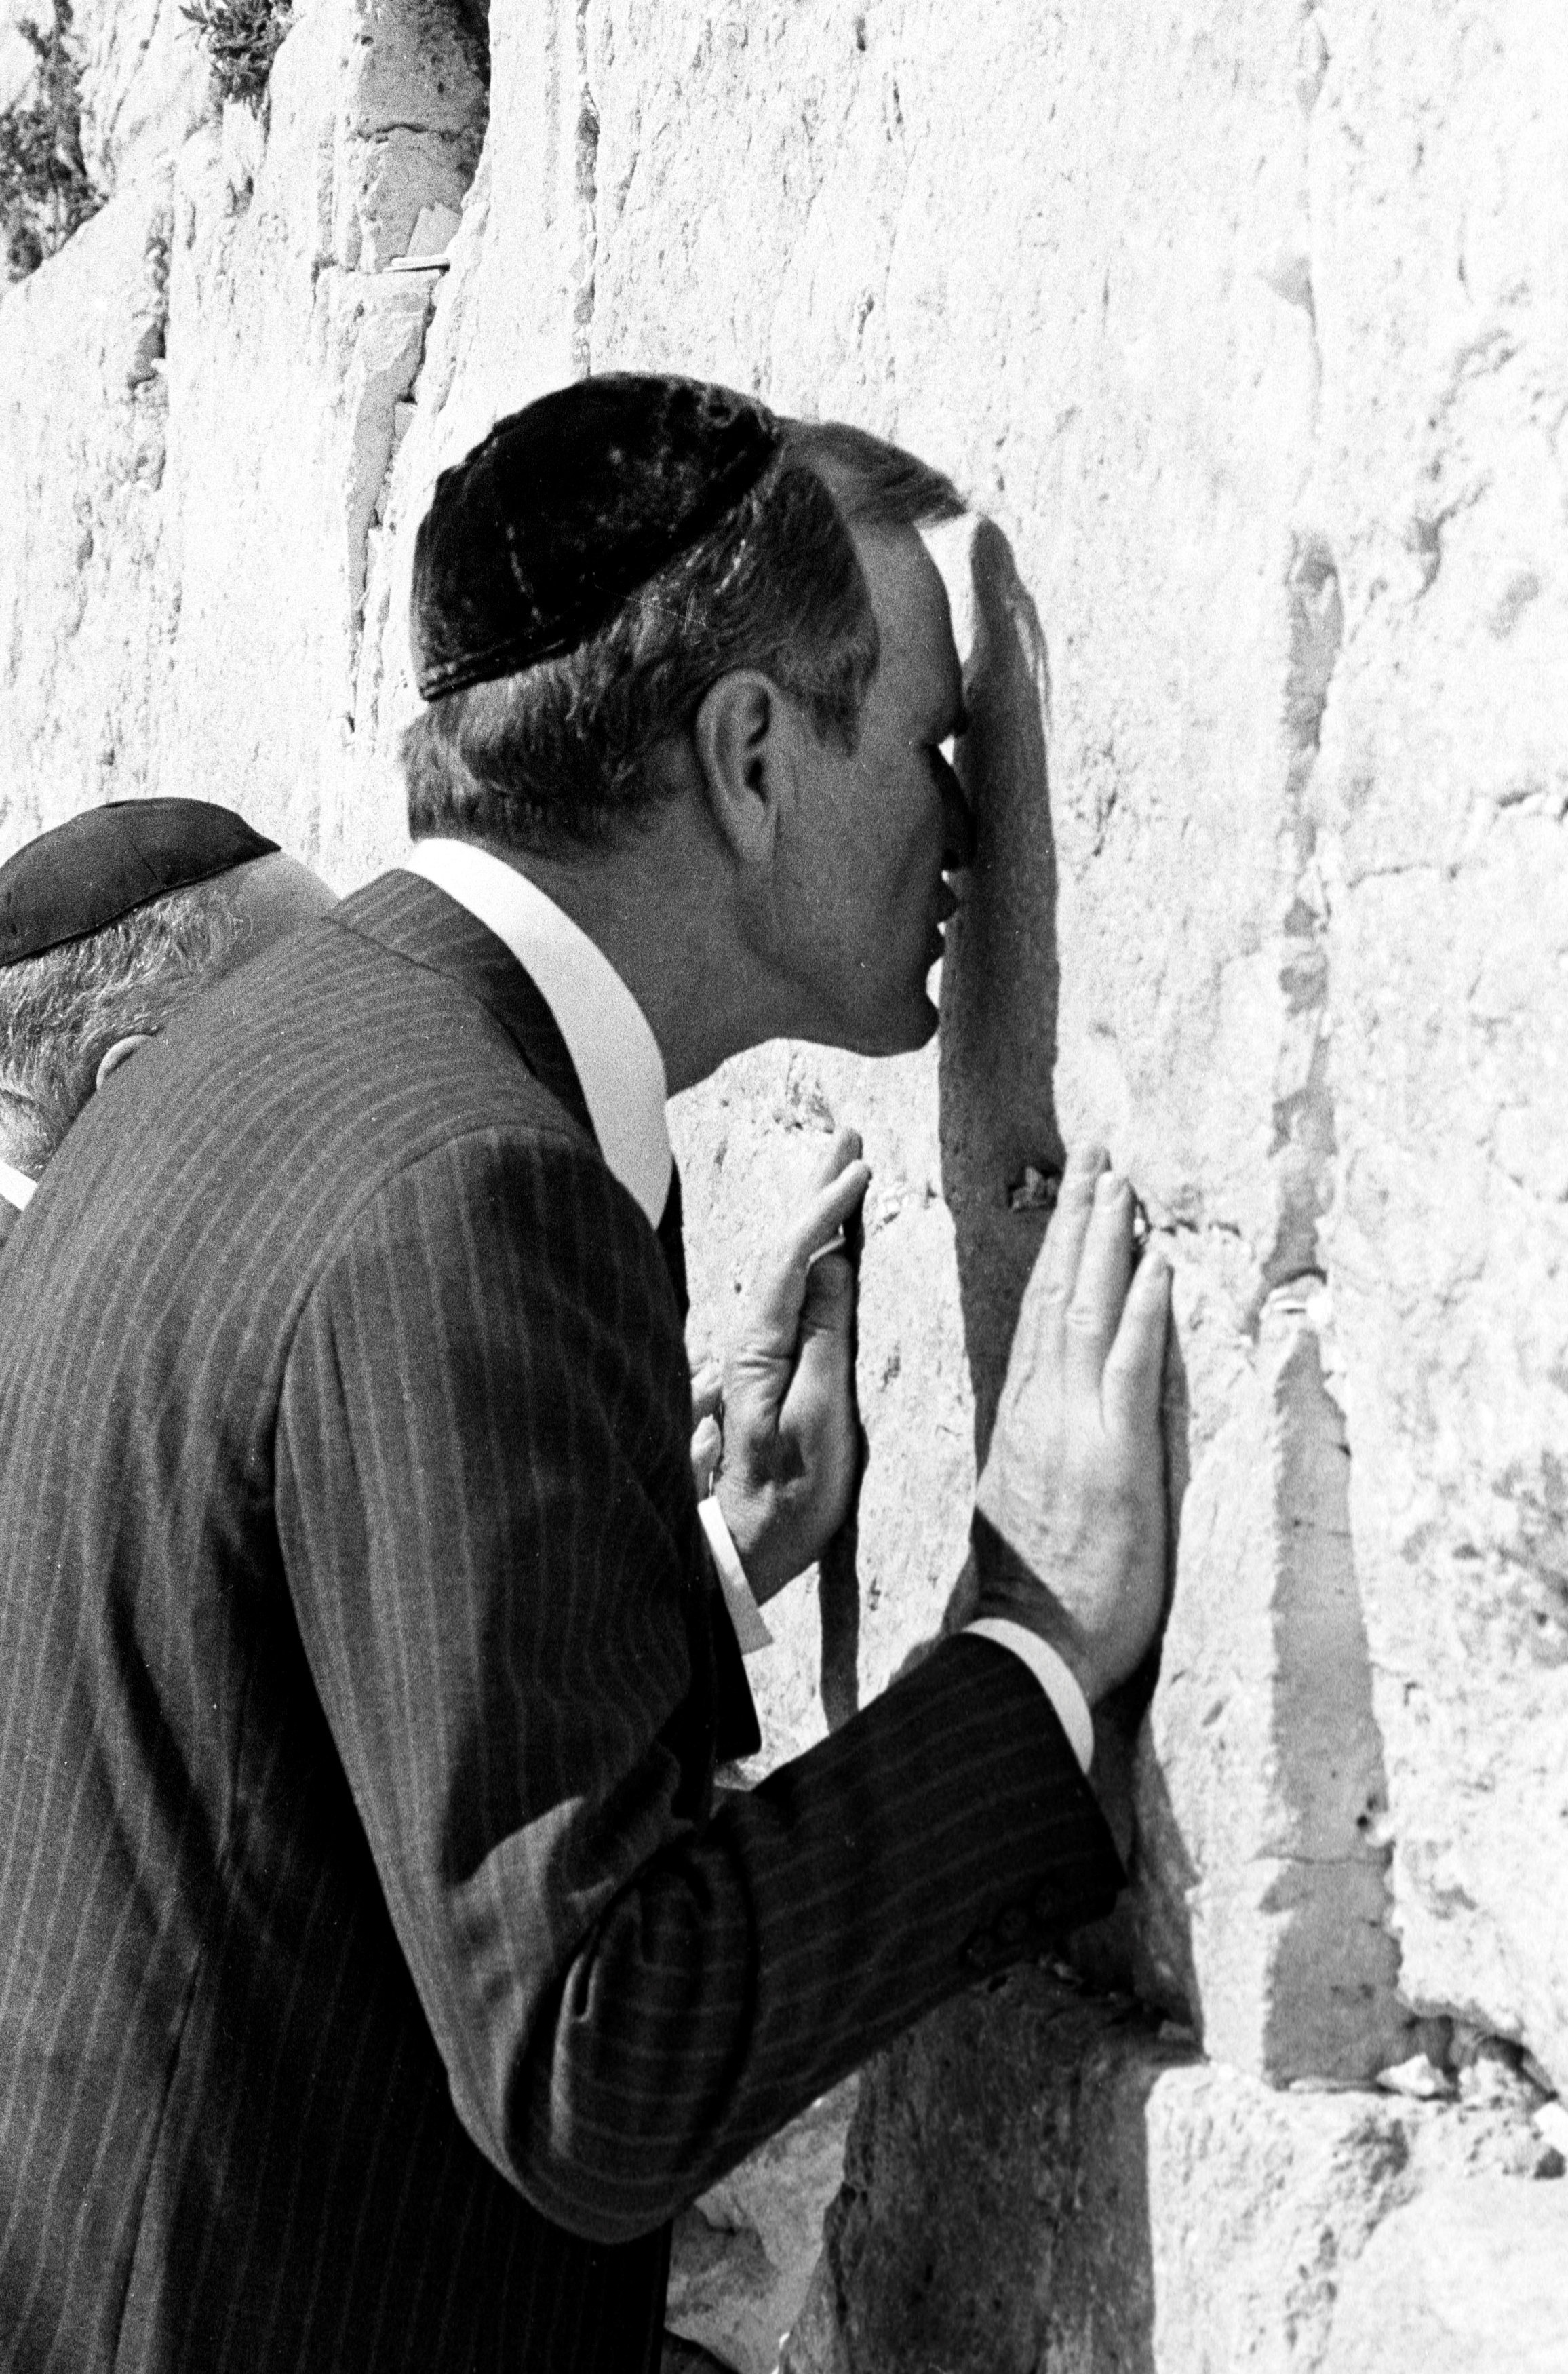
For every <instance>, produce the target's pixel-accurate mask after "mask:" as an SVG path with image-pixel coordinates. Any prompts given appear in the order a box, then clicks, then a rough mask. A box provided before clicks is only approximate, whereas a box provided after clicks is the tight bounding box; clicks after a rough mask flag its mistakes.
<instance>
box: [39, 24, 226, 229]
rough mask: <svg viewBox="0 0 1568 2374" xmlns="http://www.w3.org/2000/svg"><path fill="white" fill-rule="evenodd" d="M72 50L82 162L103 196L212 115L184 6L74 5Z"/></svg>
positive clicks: (205, 64)
mask: <svg viewBox="0 0 1568 2374" xmlns="http://www.w3.org/2000/svg"><path fill="white" fill-rule="evenodd" d="M36 13H37V14H38V15H40V16H42V15H44V14H45V13H46V0H41V6H39V8H38V10H37V12H36ZM72 46H73V49H74V51H75V53H76V57H77V59H78V60H79V62H80V70H81V71H80V89H81V108H82V158H83V161H84V163H85V164H86V166H87V169H88V172H89V173H90V174H91V176H92V178H93V181H94V182H96V183H97V185H98V187H99V189H100V190H104V191H109V190H118V189H122V188H123V186H124V185H125V183H126V182H132V181H135V180H136V179H137V178H138V177H139V176H140V175H141V174H143V173H146V171H147V170H149V169H150V168H152V167H155V166H156V165H157V164H158V162H159V161H160V160H161V159H165V158H168V157H170V156H171V155H172V154H173V153H174V151H175V150H177V149H178V148H179V147H181V145H182V144H183V143H184V142H185V141H186V140H187V139H189V137H190V135H191V134H192V133H193V132H194V131H196V130H197V129H198V128H199V127H200V126H201V125H202V124H203V123H207V122H210V121H211V120H212V119H213V118H214V117H215V116H216V113H217V109H218V100H217V99H216V95H215V93H214V90H213V88H212V77H211V73H210V71H209V60H208V56H207V52H206V49H205V45H204V44H203V42H202V41H201V39H200V37H199V35H198V34H197V32H196V30H195V28H194V27H193V25H192V24H191V23H190V21H189V20H188V18H186V17H185V15H184V14H183V10H182V0H76V6H74V7H73V9H72Z"/></svg>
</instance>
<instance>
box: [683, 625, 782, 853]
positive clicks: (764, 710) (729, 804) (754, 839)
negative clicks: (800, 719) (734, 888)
mask: <svg viewBox="0 0 1568 2374" xmlns="http://www.w3.org/2000/svg"><path fill="white" fill-rule="evenodd" d="M787 732H788V720H787V716H786V711H785V705H784V702H783V700H782V699H781V698H780V695H779V692H778V687H777V686H776V685H774V684H772V683H770V682H769V680H768V678H767V677H766V676H763V675H761V674H759V673H758V671H757V670H756V669H755V668H738V669H737V670H736V671H735V673H734V674H733V675H732V676H720V679H719V681H718V683H717V684H714V685H709V687H708V690H707V691H706V692H705V693H704V694H703V697H702V699H701V701H700V702H699V703H698V705H697V712H696V718H695V719H694V720H693V723H692V740H693V743H694V745H695V746H696V762H697V765H698V767H699V768H700V769H701V770H702V779H703V787H704V790H705V791H706V793H707V794H708V807H709V810H710V811H711V814H712V817H713V821H714V823H715V824H716V825H717V827H718V829H719V831H720V836H721V838H722V839H723V840H725V841H726V842H727V843H728V844H729V846H730V848H731V851H732V852H733V853H734V855H735V856H736V857H737V858H738V859H739V860H740V862H741V863H742V864H744V865H759V864H761V865H766V864H767V862H768V861H769V859H770V858H771V857H772V855H773V844H774V838H775V835H776V833H777V831H778V801H779V794H780V793H781V791H782V789H783V786H784V780H785V770H786V746H785V745H786V735H787Z"/></svg>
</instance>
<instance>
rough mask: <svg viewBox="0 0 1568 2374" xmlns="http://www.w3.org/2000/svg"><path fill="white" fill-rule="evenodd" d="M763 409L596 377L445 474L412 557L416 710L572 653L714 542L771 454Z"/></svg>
mask: <svg viewBox="0 0 1568 2374" xmlns="http://www.w3.org/2000/svg"><path fill="white" fill-rule="evenodd" d="M778 446H779V431H778V423H777V421H776V420H775V419H774V417H773V415H772V414H771V413H770V412H769V411H768V410H767V408H766V405H760V404H757V403H755V402H754V401H753V400H752V399H751V398H750V397H749V396H743V395H737V394H735V393H734V391H733V390H732V389H731V388H727V387H719V386H716V385H714V384H713V383H712V382H705V381H700V380H689V379H674V378H668V377H664V376H661V375H656V374H651V373H640V372H632V371H615V372H607V373H606V374H605V375H604V377H603V378H601V379H587V380H579V381H578V382H575V384H573V385H572V386H570V387H563V388H557V389H556V391H555V392H554V393H553V394H549V395H544V396H541V397H540V398H539V400H538V401H537V403H534V404H530V405H525V406H524V408H523V409H522V411H521V412H514V413H512V414H510V415H509V417H508V418H507V419H505V420H502V421H498V422H497V425H496V427H495V428H494V429H491V431H490V433H489V435H488V436H487V437H486V439H485V440H484V441H483V442H482V443H480V444H478V445H476V446H475V447H474V451H473V452H471V453H469V454H468V455H466V456H465V458H464V459H463V460H462V462H460V463H458V464H456V466H455V467H454V468H453V469H451V470H443V472H442V473H441V476H439V478H438V480H437V481H436V491H435V495H434V497H433V498H432V499H431V504H430V508H429V511H427V513H426V516H425V518H424V520H423V521H422V522H421V523H420V528H419V534H418V536H417V539H416V540H415V550H414V607H413V619H412V628H413V639H414V659H415V674H416V677H417V681H418V686H419V690H420V693H421V696H422V697H423V698H424V699H426V700H435V699H439V697H440V695H442V694H443V693H449V692H461V691H462V689H463V688H464V687H465V686H468V685H471V684H484V683H486V682H487V681H488V680H489V679H490V678H492V677H494V676H513V675H515V674H516V673H517V672H518V671H519V670H520V669H521V668H527V667H532V666H534V665H535V664H537V663H538V662H539V661H540V660H546V659H555V658H556V657H558V656H559V654H560V653H561V652H569V651H571V650H573V649H575V647H576V646H577V645H578V644H579V643H580V642H583V641H586V640H587V638H588V637H589V636H590V635H591V634H593V633H595V632H596V631H597V630H598V629H599V628H601V627H603V626H604V625H605V624H607V622H608V621H609V619H610V618H611V617H614V613H615V611H616V610H618V609H619V607H620V605H621V604H622V603H623V602H625V601H626V599H627V597H628V596H629V595H630V594H632V593H635V592H636V591H637V589H638V586H639V585H644V584H646V583H647V582H648V580H649V578H650V577H652V576H655V575H656V574H657V573H658V571H659V570H661V569H662V568H664V567H665V566H666V564H667V563H668V562H670V561H671V560H673V559H674V558H675V557H676V556H677V554H679V553H682V552H685V551H686V550H688V549H689V547H690V546H692V545H694V544H696V542H697V541H698V539H699V538H700V537H702V536H704V535H707V534H708V530H709V529H710V528H712V527H716V526H717V525H718V523H719V522H720V520H721V519H722V518H723V517H724V515H725V513H726V512H727V511H731V510H733V508H734V506H735V505H736V504H737V503H738V502H740V501H741V500H742V499H743V497H744V496H746V495H747V494H749V493H750V491H751V489H752V488H753V487H755V485H756V483H757V481H758V479H759V478H760V477H761V476H762V475H763V472H764V471H765V470H766V468H767V466H768V464H769V463H770V462H771V461H772V459H773V457H774V455H775V453H776V452H778Z"/></svg>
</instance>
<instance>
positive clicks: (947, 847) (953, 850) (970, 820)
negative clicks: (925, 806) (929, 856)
mask: <svg viewBox="0 0 1568 2374" xmlns="http://www.w3.org/2000/svg"><path fill="white" fill-rule="evenodd" d="M936 764H937V781H938V782H939V783H940V784H941V785H942V872H943V873H944V874H961V873H962V872H963V871H964V869H965V866H968V865H973V864H974V863H975V811H974V809H973V808H972V807H971V806H970V805H969V795H968V793H966V792H965V789H964V786H963V784H962V783H961V782H959V780H958V777H957V775H956V774H955V773H954V770H953V769H952V768H951V767H950V766H949V765H948V763H947V760H946V759H945V758H943V757H942V752H941V751H940V750H939V751H938V752H937V754H936Z"/></svg>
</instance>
